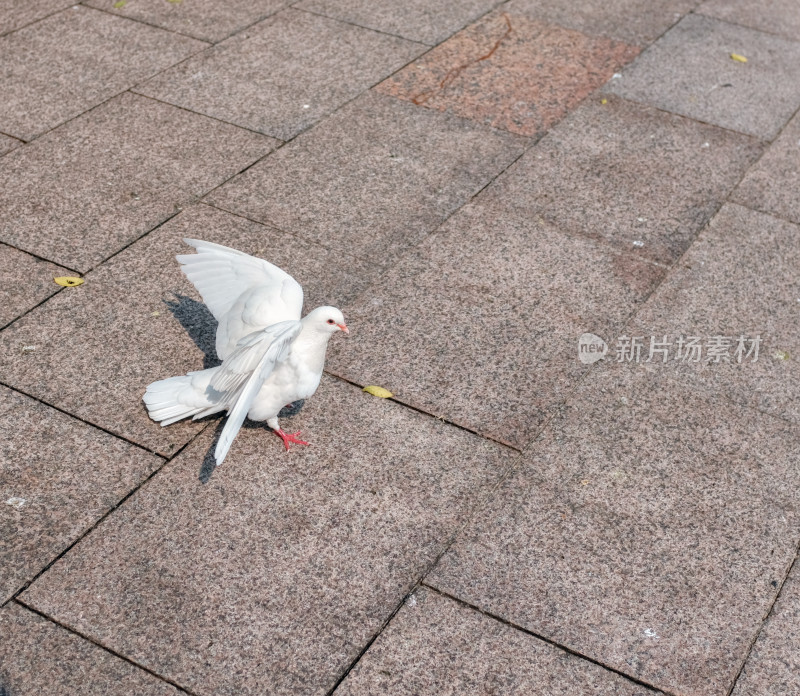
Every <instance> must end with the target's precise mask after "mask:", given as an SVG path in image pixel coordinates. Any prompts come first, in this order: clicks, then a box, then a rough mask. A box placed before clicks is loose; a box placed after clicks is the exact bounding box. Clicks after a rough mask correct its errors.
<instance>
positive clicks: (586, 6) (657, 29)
mask: <svg viewBox="0 0 800 696" xmlns="http://www.w3.org/2000/svg"><path fill="white" fill-rule="evenodd" d="M697 2H698V0H655V1H654V0H572V1H571V2H569V3H564V2H562V1H561V0H511V2H509V3H507V4H506V5H505V6H504V8H505V10H506V11H507V12H510V13H513V14H522V15H525V16H527V17H530V18H531V19H538V20H543V21H546V22H552V23H553V24H559V25H561V26H562V27H569V28H570V29H577V30H578V31H582V32H584V33H586V34H589V35H592V36H607V37H610V38H612V39H619V40H621V41H625V42H627V43H630V44H635V45H637V46H646V45H647V44H649V43H650V42H651V41H654V40H655V39H657V38H658V37H659V36H660V35H661V34H662V33H663V32H664V31H666V30H667V29H669V27H671V26H672V25H673V24H675V22H677V21H678V20H679V19H680V18H681V15H683V14H685V13H686V12H688V11H689V10H691V9H692V8H693V7H694V6H695V5H696V4H697Z"/></svg>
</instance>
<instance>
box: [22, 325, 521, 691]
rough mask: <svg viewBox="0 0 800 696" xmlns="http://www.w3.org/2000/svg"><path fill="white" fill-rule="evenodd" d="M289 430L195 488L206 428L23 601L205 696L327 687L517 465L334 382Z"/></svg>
mask: <svg viewBox="0 0 800 696" xmlns="http://www.w3.org/2000/svg"><path fill="white" fill-rule="evenodd" d="M343 340H344V339H343ZM282 424H283V426H284V427H289V428H291V429H292V430H300V431H302V433H303V435H304V436H305V437H306V439H307V440H309V441H310V442H311V445H310V446H309V447H302V446H297V447H294V448H293V449H292V450H291V451H289V452H288V453H287V452H285V451H284V449H283V446H282V444H281V442H280V441H279V440H278V438H276V437H275V436H274V435H273V434H271V433H270V432H269V430H268V429H267V428H266V427H263V426H261V425H257V426H255V427H245V428H244V429H243V430H241V431H240V432H239V434H238V435H237V437H236V440H235V442H234V444H233V447H232V449H231V451H230V454H229V455H228V457H227V459H226V460H225V465H224V466H223V467H220V468H218V469H216V470H213V471H211V472H210V473H209V474H208V477H207V479H206V478H205V477H204V480H207V483H202V482H201V481H200V480H198V472H199V471H201V469H205V468H206V466H207V463H208V462H209V461H210V456H211V455H210V451H211V448H212V447H213V444H214V443H213V431H212V429H210V428H209V429H208V430H206V431H205V432H204V433H203V434H202V435H201V436H200V437H198V438H197V440H196V441H195V442H193V443H192V444H191V445H190V447H188V448H187V449H186V450H185V451H184V452H183V453H181V455H180V456H179V457H177V458H176V459H174V460H173V461H172V462H170V463H169V464H168V465H166V466H165V468H164V469H162V471H161V472H159V474H158V475H156V476H155V477H154V478H153V479H151V480H150V481H149V482H148V484H146V485H145V486H143V487H142V488H141V489H140V490H139V491H138V492H137V493H136V494H135V495H134V496H132V497H131V498H129V499H128V501H126V503H125V505H124V506H122V507H120V509H119V510H117V511H116V513H115V514H114V515H113V516H112V517H109V518H107V519H106V520H105V522H104V524H103V525H101V526H100V527H98V528H97V530H96V531H95V533H93V534H92V535H90V536H89V537H87V538H86V539H84V540H83V541H82V542H81V543H80V544H79V545H78V546H76V547H75V548H74V549H72V550H71V552H70V553H69V554H66V555H65V556H64V557H63V558H62V559H60V561H59V562H58V563H56V564H54V565H53V567H52V568H51V569H50V570H49V571H48V572H47V573H46V574H45V575H44V576H42V577H41V578H40V579H39V580H38V581H37V582H36V583H34V584H33V585H32V586H31V587H30V588H29V589H28V591H26V592H25V593H24V594H23V595H22V597H23V601H24V602H26V603H28V604H30V605H31V606H33V607H35V608H36V609H37V610H38V611H42V612H45V613H46V614H48V615H49V616H53V617H54V618H55V619H56V620H58V621H59V622H63V623H64V624H65V625H67V626H70V627H72V628H74V629H77V630H78V631H80V632H81V633H83V634H85V635H87V636H89V637H90V638H92V639H93V640H98V641H100V642H101V643H102V644H103V645H107V646H108V647H109V648H110V649H112V650H114V651H116V652H119V653H120V654H123V655H126V656H127V657H129V658H131V659H133V660H135V661H136V662H137V663H138V664H141V665H143V666H145V667H147V668H148V669H152V670H154V671H156V672H157V673H158V674H161V675H163V676H165V677H167V678H169V679H170V680H173V681H175V682H176V683H177V684H179V685H181V686H183V687H185V688H187V689H190V690H191V691H192V692H193V693H196V694H198V695H200V694H215V695H218V696H226V695H229V694H236V695H237V696H244V695H249V694H264V693H267V692H269V693H272V694H287V693H304V694H325V693H326V692H327V691H328V690H329V689H330V688H331V687H332V686H333V685H334V684H335V682H336V680H337V679H338V678H339V676H340V675H341V674H343V673H344V670H345V669H346V668H347V667H348V666H349V665H350V663H351V662H352V661H353V660H354V659H355V658H356V657H357V656H358V655H359V653H360V651H361V650H362V649H363V647H364V646H365V645H366V643H367V642H368V640H369V639H370V638H371V636H372V635H373V634H374V633H375V632H377V631H378V629H380V628H381V626H382V624H383V622H384V621H385V620H387V619H388V618H389V616H390V614H391V612H392V611H393V610H394V608H395V607H396V606H397V605H398V603H399V602H400V601H401V600H402V598H403V597H404V596H405V595H406V594H407V593H408V592H409V591H410V590H411V588H412V587H413V586H414V585H415V583H416V582H417V581H418V580H419V578H420V576H421V574H423V573H424V572H425V571H426V569H427V568H428V567H429V566H430V564H431V563H432V562H433V561H434V559H435V558H436V556H437V554H438V553H440V552H441V551H442V550H443V549H444V548H445V545H446V543H447V541H448V539H449V538H450V537H451V536H452V534H453V533H454V532H455V530H456V529H457V528H458V526H459V525H460V524H461V522H462V521H463V520H464V519H465V515H466V514H468V512H469V510H470V509H471V508H472V506H473V505H475V503H476V501H477V500H478V499H479V498H480V497H481V494H482V493H481V492H482V491H484V490H485V489H486V488H487V487H488V486H490V485H492V484H493V483H494V482H496V481H497V480H498V479H499V477H500V476H501V475H502V473H503V472H504V471H505V470H506V469H507V467H508V466H509V465H510V463H511V461H512V459H513V458H514V455H513V454H512V452H511V451H510V450H507V449H505V448H502V447H500V446H499V445H496V444H494V443H491V442H488V441H486V440H483V439H481V438H478V437H475V436H473V435H471V434H469V433H466V432H464V431H463V430H460V429H458V428H454V427H452V426H449V425H447V424H445V423H442V422H440V421H437V420H435V419H432V418H428V417H426V416H425V415H423V414H420V413H417V412H415V411H412V410H410V409H407V408H405V407H403V406H402V405H400V404H396V403H393V402H392V401H388V400H382V399H377V398H375V397H372V396H370V395H368V394H365V393H364V392H362V391H361V390H359V389H358V388H356V387H353V386H352V385H348V384H345V383H343V382H341V381H339V380H336V379H334V378H331V377H327V376H324V377H323V381H322V384H321V386H320V389H319V391H318V393H317V394H316V395H315V396H314V397H313V398H311V399H309V400H307V401H306V404H305V406H304V408H303V409H302V410H301V411H300V413H299V414H298V415H296V416H294V417H293V418H291V419H285V420H284V421H282Z"/></svg>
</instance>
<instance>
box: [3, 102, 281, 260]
mask: <svg viewBox="0 0 800 696" xmlns="http://www.w3.org/2000/svg"><path fill="white" fill-rule="evenodd" d="M123 124H124V127H123ZM275 145H276V141H275V140H273V139H271V138H267V137H265V136H263V135H259V134H258V133H251V132H249V131H245V130H242V129H241V128H236V127H235V126H230V125H227V124H224V123H220V122H219V121H215V120H212V119H209V118H206V117H205V116H199V115H197V114H192V113H190V112H188V111H184V110H183V109H178V108H175V107H173V106H169V105H167V104H161V103H159V102H156V101H154V100H152V99H147V98H145V97H140V96H137V95H133V94H123V95H121V96H119V97H115V98H114V99H112V100H111V101H109V102H107V103H105V104H103V105H101V106H99V107H97V108H96V109H93V110H91V111H90V112H88V113H87V114H84V115H83V116H81V117H80V118H77V119H75V120H74V121H71V122H69V123H67V124H65V125H63V126H62V127H60V128H58V129H56V130H54V131H52V132H50V133H48V134H47V135H44V136H42V137H41V138H39V139H38V140H37V141H36V142H34V143H31V144H29V145H27V146H26V147H23V148H18V149H17V150H14V151H13V152H10V153H9V154H8V155H6V156H5V157H4V158H3V167H2V169H0V211H1V212H0V241H5V242H8V243H10V244H13V245H14V246H16V247H18V248H20V249H25V250H30V251H32V252H33V253H36V254H37V255H39V256H42V257H44V258H47V259H49V260H51V261H53V262H54V263H59V264H63V265H64V266H67V267H69V268H74V269H76V270H78V271H86V270H88V269H90V268H92V267H93V266H94V265H95V264H97V263H98V262H99V261H102V260H103V259H104V258H106V257H108V256H110V255H111V254H113V253H114V252H116V251H119V249H121V248H122V247H124V246H125V245H126V244H129V243H130V242H132V241H133V240H135V239H136V238H137V237H140V236H141V235H142V234H144V233H145V232H147V231H149V230H151V229H152V228H153V227H155V226H156V225H158V224H159V223H161V222H163V221H164V220H166V219H168V218H169V217H170V216H172V215H174V214H175V213H176V212H177V210H178V209H179V207H180V206H183V205H186V204H187V203H189V202H191V201H192V200H194V199H196V198H197V197H198V196H202V195H203V194H204V193H206V192H208V191H209V190H211V189H212V188H213V187H214V186H216V185H218V184H220V183H222V182H223V181H225V180H226V179H227V178H229V177H231V176H233V175H234V174H235V173H236V172H238V171H240V170H241V169H242V168H243V167H246V166H247V165H249V164H251V163H253V162H254V161H256V160H257V159H258V158H259V157H262V156H263V155H265V154H267V153H268V152H269V151H270V150H271V149H272V148H273V147H275Z"/></svg>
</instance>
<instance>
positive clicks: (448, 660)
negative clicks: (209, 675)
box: [336, 587, 656, 696]
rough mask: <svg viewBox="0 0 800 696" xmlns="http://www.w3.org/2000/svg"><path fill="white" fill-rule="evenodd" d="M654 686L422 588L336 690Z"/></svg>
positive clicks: (616, 694)
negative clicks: (626, 677) (592, 662)
mask: <svg viewBox="0 0 800 696" xmlns="http://www.w3.org/2000/svg"><path fill="white" fill-rule="evenodd" d="M655 693H656V692H655V691H651V690H650V689H647V688H644V687H642V686H639V685H637V684H634V683H632V682H630V681H628V680H627V679H625V678H624V677H621V676H619V675H617V674H614V673H613V672H610V671H608V670H605V669H603V668H602V667H600V666H599V665H595V664H591V663H589V662H587V661H585V660H582V659H580V658H579V657H576V656H574V655H570V654H569V653H567V652H565V651H563V650H561V649H559V648H557V647H554V646H553V645H549V644H547V643H545V642H544V641H541V640H538V639H537V638H535V637H534V636H531V635H528V634H525V633H523V632H522V631H518V630H517V629H515V628H512V627H511V626H508V625H506V624H503V623H501V622H500V621H496V620H495V619H493V618H491V617H488V616H485V615H484V614H481V613H480V612H477V611H475V610H474V609H472V608H470V607H466V606H464V605H463V604H460V603H458V602H455V601H454V600H452V599H450V598H448V597H444V596H442V595H440V594H439V593H437V592H433V591H431V590H430V589H428V588H426V587H422V588H420V589H419V590H418V591H417V592H415V593H414V594H413V595H411V596H410V597H409V598H408V599H407V600H406V602H405V604H404V605H403V607H402V608H401V609H400V611H399V612H398V614H397V615H396V616H395V617H394V618H393V619H392V621H391V623H390V624H389V626H388V627H387V628H386V629H385V630H384V631H383V633H382V634H381V635H380V637H379V638H378V639H377V640H376V641H375V643H373V644H372V645H371V646H370V647H369V650H368V651H367V653H366V654H365V655H364V657H362V658H361V660H360V661H359V663H358V665H356V667H355V669H354V670H353V671H352V672H350V674H348V675H347V677H346V678H345V680H344V681H343V682H342V685H341V686H340V687H339V688H338V689H337V690H336V694H337V696H358V695H362V694H395V695H397V696H400V695H401V694H408V696H412V695H414V696H416V695H417V694H441V695H442V696H461V695H462V694H503V695H504V696H506V695H508V696H511V695H515V696H523V695H529V694H547V695H548V696H648V695H649V694H655Z"/></svg>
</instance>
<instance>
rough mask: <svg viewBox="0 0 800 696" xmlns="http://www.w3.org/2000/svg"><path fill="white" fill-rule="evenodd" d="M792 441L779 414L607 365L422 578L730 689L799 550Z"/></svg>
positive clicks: (619, 653)
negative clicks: (427, 575) (761, 411)
mask: <svg viewBox="0 0 800 696" xmlns="http://www.w3.org/2000/svg"><path fill="white" fill-rule="evenodd" d="M598 368H599V369H598ZM798 446H800V442H799V441H798V433H797V431H796V429H794V428H792V427H791V426H790V425H789V424H787V423H785V422H783V421H781V420H780V419H777V418H773V417H771V416H768V415H766V414H762V413H758V412H757V411H754V410H751V409H747V408H743V407H740V406H736V405H733V404H730V403H725V402H722V401H720V400H718V399H714V398H709V397H707V396H703V395H698V394H696V393H695V392H694V391H693V390H691V389H689V388H686V387H683V386H681V385H678V384H676V383H674V382H671V381H670V380H667V379H664V377H663V376H661V375H655V374H652V373H650V372H648V371H646V370H643V369H642V368H641V366H631V367H629V368H623V367H618V368H611V367H610V366H608V365H604V364H602V363H599V364H597V365H595V366H594V367H593V368H592V370H591V371H590V372H589V374H588V375H587V377H586V378H585V379H584V380H583V381H582V382H581V384H580V385H579V387H578V388H577V390H576V391H575V392H574V394H573V395H572V396H571V397H570V399H569V401H568V402H567V405H566V407H565V408H564V409H561V410H559V412H558V413H557V414H556V415H555V417H554V419H553V420H552V421H551V423H550V425H549V426H548V429H547V430H546V431H545V433H544V435H543V437H542V438H541V439H540V440H539V441H537V442H535V443H534V444H532V445H531V446H530V448H529V449H528V450H527V451H526V453H525V455H524V465H523V466H522V468H520V469H519V470H518V472H516V473H515V474H514V475H512V476H511V477H510V478H508V479H507V480H506V481H504V483H503V484H502V485H501V486H500V488H499V489H498V492H497V494H496V495H495V498H494V500H493V501H492V502H491V503H489V504H488V505H486V506H485V507H484V509H483V510H482V511H481V512H480V513H479V514H478V516H477V517H476V519H475V521H474V523H472V524H471V525H470V526H469V527H468V528H467V530H466V531H465V532H464V533H463V534H462V535H461V538H460V539H458V540H457V541H456V542H455V544H454V545H453V546H452V547H451V549H450V550H449V551H448V552H447V553H446V554H445V556H444V557H443V558H442V560H441V561H440V563H439V565H438V566H437V567H436V568H435V569H434V570H433V572H432V574H431V575H430V576H429V577H428V578H427V579H426V583H428V584H431V585H433V586H434V587H437V588H439V589H441V590H443V591H445V592H447V593H448V594H451V595H454V596H456V597H459V598H461V599H463V600H465V601H467V602H469V603H470V604H473V605H476V606H478V607H479V608H481V609H483V610H486V611H488V612H490V613H492V614H494V615H496V616H499V617H501V618H503V619H506V620H509V621H511V622H512V623H514V624H516V625H519V626H521V627H523V628H526V629H528V630H530V631H532V632H534V633H536V634H537V635H541V636H543V637H545V638H548V639H550V640H552V641H554V642H556V643H558V644H559V645H563V646H566V647H568V648H570V649H572V650H575V651H577V652H579V653H580V654H582V655H586V656H587V657H590V658H592V659H594V660H596V661H599V662H600V663H602V664H605V665H608V666H610V667H613V668H615V669H617V670H619V671H621V672H623V673H625V674H628V675H630V676H632V677H635V678H637V679H640V680H642V681H645V682H646V683H648V684H651V685H653V686H654V687H656V688H659V689H664V690H665V691H667V692H669V693H671V694H680V695H681V696H725V695H726V694H727V693H728V690H729V689H730V688H731V687H732V686H733V680H734V678H735V676H736V674H737V672H738V670H739V667H740V666H741V664H742V663H743V661H744V659H745V656H746V655H747V653H748V650H749V649H750V645H751V642H752V641H753V640H754V639H755V637H756V635H757V633H758V631H759V629H760V627H761V623H762V621H763V619H764V616H765V615H766V613H767V612H768V611H769V608H770V606H771V605H772V603H773V602H774V600H775V596H776V594H777V592H778V589H777V588H778V586H779V584H780V582H781V581H782V579H783V578H784V577H785V575H786V572H787V570H788V568H789V566H790V565H791V563H792V561H793V559H794V556H795V552H796V550H797V543H798V536H799V535H798V525H800V464H799V463H798V460H797V450H798Z"/></svg>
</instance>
